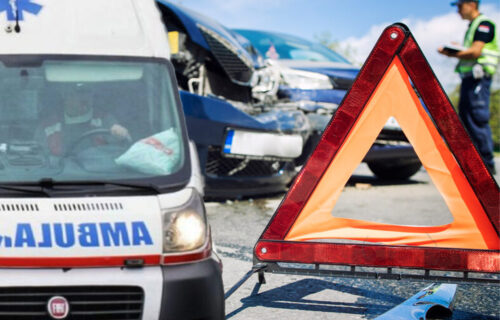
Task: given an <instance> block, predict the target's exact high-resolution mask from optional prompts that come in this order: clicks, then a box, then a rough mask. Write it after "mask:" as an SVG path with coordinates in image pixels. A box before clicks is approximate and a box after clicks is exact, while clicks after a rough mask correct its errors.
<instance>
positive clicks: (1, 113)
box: [0, 0, 224, 320]
mask: <svg viewBox="0 0 500 320" xmlns="http://www.w3.org/2000/svg"><path fill="white" fill-rule="evenodd" d="M196 159H197V157H196V154H195V151H194V150H193V148H192V147H191V146H190V144H189V142H188V137H187V134H186V126H185V121H184V116H183V113H182V108H181V104H180V101H179V95H178V91H177V87H176V80H175V76H174V71H173V67H172V64H171V62H170V60H169V48H168V41H167V33H166V30H165V29H164V26H163V24H162V21H161V18H160V14H159V13H158V10H157V8H156V6H155V3H154V0H59V1H56V0H0V320H15V319H44V320H46V319H73V320H75V319H92V320H99V319H109V320H111V319H145V320H153V319H162V320H163V319H176V320H178V319H223V318H224V298H223V287H222V278H221V265H220V261H218V259H217V258H216V257H215V254H214V253H213V249H212V243H211V238H210V230H209V227H208V226H207V220H206V216H205V209H204V204H203V200H202V195H201V190H202V189H201V187H202V180H201V175H200V173H199V165H198V163H197V162H196V161H197V160H196Z"/></svg>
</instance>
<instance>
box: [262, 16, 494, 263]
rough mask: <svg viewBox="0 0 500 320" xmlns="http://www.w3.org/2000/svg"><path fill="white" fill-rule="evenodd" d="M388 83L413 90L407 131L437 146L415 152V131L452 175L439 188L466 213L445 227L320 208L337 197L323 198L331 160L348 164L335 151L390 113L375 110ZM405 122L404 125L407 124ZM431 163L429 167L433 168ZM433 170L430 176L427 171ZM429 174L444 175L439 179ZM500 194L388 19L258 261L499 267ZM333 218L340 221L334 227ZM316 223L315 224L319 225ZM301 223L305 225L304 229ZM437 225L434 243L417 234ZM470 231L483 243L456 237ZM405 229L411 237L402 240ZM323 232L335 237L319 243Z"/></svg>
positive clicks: (403, 33) (423, 66)
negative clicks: (392, 222)
mask: <svg viewBox="0 0 500 320" xmlns="http://www.w3.org/2000/svg"><path fill="white" fill-rule="evenodd" d="M408 78H409V79H408ZM409 80H411V82H412V83H413V85H414V87H415V89H416V90H417V92H418V93H419V94H420V98H421V99H422V101H423V102H424V104H425V107H426V109H424V108H423V107H422V106H421V103H420V102H419V99H418V98H417V96H416V94H415V92H414V91H413V89H412V88H411V84H410V81H409ZM388 83H390V84H391V85H392V84H394V86H391V87H390V88H394V87H398V88H404V90H405V91H408V94H406V95H404V94H403V95H402V96H404V99H406V100H405V101H406V102H409V104H412V105H413V108H414V109H418V110H416V111H415V110H412V111H411V112H410V113H411V114H412V116H416V117H417V118H419V119H418V120H419V125H420V126H415V127H412V123H411V121H406V129H408V127H411V130H413V131H416V133H415V132H413V133H412V134H413V136H414V137H415V136H417V137H419V136H420V134H422V136H426V137H428V138H427V139H428V140H427V141H430V142H432V145H433V146H434V145H435V147H436V151H435V153H436V154H437V156H435V157H434V156H430V157H429V156H427V155H425V156H422V155H421V154H422V153H423V152H422V150H420V153H419V152H418V151H419V150H418V148H416V147H417V146H416V145H415V144H418V143H417V141H415V140H418V139H415V138H414V139H413V140H412V139H411V138H410V137H409V140H410V142H412V144H413V145H414V147H415V148H416V151H417V154H418V155H419V157H420V159H421V160H422V162H423V163H424V159H423V158H425V160H426V161H427V162H429V161H431V162H432V161H434V160H432V159H437V160H436V161H435V163H434V162H432V164H433V165H434V164H436V165H437V166H442V168H444V170H445V171H446V173H447V175H446V178H444V179H443V180H442V181H444V182H443V183H442V185H441V186H438V189H439V188H441V189H443V190H445V189H446V188H448V189H450V190H451V191H450V192H451V193H453V194H459V195H460V196H459V198H460V199H459V200H460V201H458V203H459V205H456V204H455V202H457V201H449V202H450V203H447V204H448V206H449V207H450V210H451V209H453V210H455V211H460V212H458V213H457V214H453V212H452V214H453V215H454V217H455V218H457V217H465V218H467V219H469V220H466V219H465V218H464V220H462V221H455V222H456V223H451V224H450V225H447V226H440V227H423V228H418V227H403V226H388V225H383V224H371V229H370V224H368V225H369V226H368V227H367V224H366V223H364V221H356V220H349V219H336V218H333V217H331V218H330V217H328V216H327V215H324V214H323V215H322V213H321V212H320V211H321V210H322V207H327V208H329V207H328V206H329V205H330V206H331V205H332V203H333V206H334V203H335V201H336V200H335V199H334V200H335V201H330V200H331V199H330V200H328V201H330V202H331V203H323V202H321V201H323V200H322V199H324V198H325V197H324V196H322V195H321V193H322V191H321V189H322V188H323V189H324V188H325V185H326V186H328V183H330V181H333V179H332V180H329V179H330V177H333V176H334V175H332V172H334V170H335V165H336V164H339V163H342V162H341V161H340V160H339V159H341V158H342V155H344V154H348V153H346V151H345V150H346V149H348V148H351V149H352V147H350V143H351V141H353V140H354V139H355V134H356V133H358V132H360V130H361V129H360V128H363V125H364V123H371V126H376V125H377V124H379V123H380V121H379V120H380V119H383V116H385V115H386V114H385V113H384V112H385V111H383V112H382V111H380V110H377V108H379V107H377V102H376V101H375V100H377V99H378V98H379V97H380V96H381V92H382V93H383V92H384V90H385V91H387V90H388V89H387V88H388V87H387V84H388ZM384 84H385V86H384ZM391 90H392V89H391ZM382 96H383V94H382ZM374 101H375V102H374ZM379 109H380V108H379ZM377 112H379V113H380V114H381V116H379V118H380V119H376V116H375V120H374V121H372V122H367V121H365V120H366V119H372V120H373V118H374V117H371V118H370V113H371V114H377ZM394 112H396V113H397V112H399V111H398V110H396V111H394ZM367 114H368V115H367ZM410 120H411V119H410ZM377 121H378V122H377ZM401 127H402V128H403V130H404V129H405V127H403V125H402V124H401ZM380 129H381V127H380V128H378V129H376V128H375V129H373V130H372V131H374V130H378V131H376V132H375V131H374V135H373V134H372V133H370V132H368V131H367V130H365V132H368V133H370V134H368V135H367V136H370V137H372V138H373V139H375V138H374V137H376V135H377V134H378V132H379V131H380ZM405 133H407V132H405ZM407 136H408V133H407ZM410 136H411V135H410ZM351 144H352V143H351ZM419 148H420V149H422V147H419ZM427 151H428V150H427ZM431 151H432V152H434V150H431ZM432 152H431V153H432ZM358 153H359V152H358ZM426 153H429V152H426ZM352 159H355V160H356V161H358V162H357V163H355V164H356V165H357V164H358V163H359V162H360V161H361V159H362V155H360V154H357V153H356V152H354V153H352ZM352 159H350V160H352ZM428 159H431V160H428ZM351 162H354V160H352V161H351ZM344 163H347V162H345V161H344ZM425 164H426V163H424V166H425ZM426 168H427V169H428V171H429V169H430V168H428V167H426ZM348 169H349V168H348ZM349 170H350V169H349ZM351 172H352V171H351ZM351 172H348V174H349V175H350V173H351ZM429 174H430V175H431V172H429ZM432 174H433V175H434V176H432V175H431V178H432V177H436V175H439V173H432ZM433 181H435V182H436V181H438V182H439V178H436V179H435V180H434V179H433ZM332 183H333V182H332ZM335 183H336V184H337V186H336V187H339V186H338V184H339V183H342V181H340V182H339V181H335ZM343 186H344V185H341V186H340V188H342V187H343ZM441 189H440V191H441V193H443V191H442V190H441ZM323 194H325V192H323ZM331 198H334V196H332V197H331ZM499 201H500V192H499V188H498V185H497V183H496V182H495V180H494V179H493V177H492V176H491V174H490V173H489V171H488V169H487V168H486V166H485V165H484V163H483V161H482V159H481V157H480V155H479V153H478V152H477V150H476V148H475V147H474V145H473V143H472V141H471V140H470V138H469V136H468V134H467V133H466V131H465V129H464V128H463V126H462V125H461V122H460V120H459V119H458V116H457V114H456V112H455V110H454V109H453V107H452V105H451V103H450V101H449V100H448V97H447V96H446V94H445V92H444V91H443V89H442V87H441V85H440V84H439V82H438V80H437V78H436V77H435V75H434V73H433V72H432V70H431V68H430V66H429V64H428V62H427V60H426V59H425V57H424V55H423V53H422V51H421V50H420V48H419V47H418V45H417V43H416V41H415V39H414V38H413V36H412V34H411V33H410V31H409V30H408V28H407V27H406V26H404V25H402V24H395V25H392V26H390V27H388V28H387V29H386V30H385V31H384V32H383V34H382V36H381V37H380V39H379V40H378V42H377V44H376V46H375V48H374V49H373V51H372V52H371V54H370V56H369V57H368V59H367V61H366V62H365V65H364V66H363V68H362V69H361V71H360V73H359V75H358V77H357V79H356V81H355V82H354V84H353V86H352V88H351V90H350V91H349V92H348V94H347V95H346V97H345V98H344V100H343V101H342V104H341V105H340V106H339V108H338V110H337V112H336V114H335V116H334V117H333V119H332V120H331V121H330V123H329V125H328V127H327V128H326V130H325V132H324V134H323V137H322V138H321V140H320V143H319V144H318V146H317V148H316V149H315V151H314V153H313V154H312V155H311V157H310V159H309V160H308V162H307V163H306V165H305V166H304V168H303V169H302V171H301V172H300V174H299V175H298V176H297V178H296V179H295V181H294V183H293V185H292V187H291V188H290V190H289V192H288V193H287V195H286V197H285V198H284V200H283V202H282V203H281V205H280V207H279V208H278V209H277V211H276V213H275V214H274V216H273V217H272V219H271V221H270V222H269V224H268V225H267V227H266V229H265V230H264V232H263V234H262V235H261V237H260V239H259V240H258V242H257V244H256V246H255V249H254V255H255V257H256V259H257V260H259V261H263V262H266V261H268V262H296V263H318V264H343V265H358V266H375V267H408V268H423V269H436V270H457V271H478V272H500V251H499V243H500V240H499V238H498V235H499V214H500V209H499ZM452 202H453V203H452ZM330 209H331V208H330ZM453 210H451V211H453ZM462 211H465V213H464V212H462ZM311 216H315V217H316V221H314V222H311V223H309V225H308V218H310V217H311ZM318 217H319V218H318ZM326 219H329V220H328V221H326ZM311 220H312V219H311ZM468 223H470V224H473V225H474V227H473V228H470V230H469V229H468V228H467V226H466V225H465V224H468ZM464 225H465V226H464ZM330 226H333V228H332V229H335V230H333V231H332V230H330V229H328V228H329V227H330ZM316 227H317V228H318V230H315V229H314V228H316ZM311 229H312V231H311ZM297 230H300V231H297ZM303 230H307V232H302V231H303ZM469 231H471V232H469ZM360 232H361V235H363V237H356V233H360ZM362 232H366V233H370V234H372V235H373V237H372V240H373V241H370V242H373V243H374V244H346V243H345V242H344V243H335V242H334V241H333V242H332V240H335V239H347V238H349V237H347V238H343V237H345V234H346V233H347V234H349V235H350V236H351V238H349V239H351V240H358V239H365V238H369V237H365V235H364V234H362ZM405 232H408V234H407V236H404V235H405V234H404V233H405ZM433 232H434V233H435V235H436V236H435V239H433V241H432V243H431V242H430V241H427V242H426V241H421V239H420V238H419V234H420V233H422V234H424V233H433ZM444 232H449V234H451V235H452V236H451V238H453V237H455V239H451V240H450V239H446V237H443V236H442V235H443V233H444ZM342 234H344V236H342ZM325 235H327V236H325ZM402 235H403V236H402ZM469 236H470V237H471V239H473V240H471V241H470V242H471V243H474V244H475V242H476V239H479V240H480V241H477V242H478V244H477V245H472V246H469V244H468V243H467V241H463V243H464V244H463V245H462V242H461V241H460V240H457V239H460V238H461V237H462V238H463V237H465V238H467V237H469ZM440 237H441V238H440ZM474 237H476V238H474ZM402 238H404V239H405V240H404V241H402V240H400V239H402ZM319 239H329V240H330V241H329V242H328V243H325V242H319V241H318V240H319ZM377 240H380V241H377ZM431 245H432V247H431ZM461 245H462V246H461Z"/></svg>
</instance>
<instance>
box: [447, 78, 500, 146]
mask: <svg viewBox="0 0 500 320" xmlns="http://www.w3.org/2000/svg"><path fill="white" fill-rule="evenodd" d="M495 87H497V86H493V88H495ZM493 88H492V91H491V96H490V111H491V118H490V126H491V131H492V133H493V144H494V149H495V151H500V88H496V89H493ZM448 97H449V98H450V101H451V103H452V104H453V106H454V108H455V110H458V101H459V98H460V86H457V87H456V88H455V89H454V90H453V91H452V92H451V93H450V94H448Z"/></svg>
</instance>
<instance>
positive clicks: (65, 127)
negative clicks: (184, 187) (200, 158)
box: [0, 56, 189, 183]
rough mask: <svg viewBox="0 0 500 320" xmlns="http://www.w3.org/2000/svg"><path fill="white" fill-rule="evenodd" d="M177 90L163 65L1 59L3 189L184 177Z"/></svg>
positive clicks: (43, 58) (126, 60)
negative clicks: (8, 186) (45, 183)
mask: <svg viewBox="0 0 500 320" xmlns="http://www.w3.org/2000/svg"><path fill="white" fill-rule="evenodd" d="M174 85H175V79H174V78H173V72H172V68H171V66H170V65H169V62H168V61H166V60H162V59H146V58H137V59H135V58H112V57H102V58H99V57H83V58H82V57H78V58H76V57H74V56H63V57H61V56H15V57H14V56H0V114H1V117H0V183H10V182H18V183H20V182H36V181H40V180H41V179H51V180H54V181H109V180H134V179H138V180H139V181H140V180H144V179H148V181H150V179H151V178H155V179H163V180H164V181H167V182H168V179H172V178H173V177H176V176H179V172H181V171H183V170H185V169H183V168H184V167H185V165H186V162H189V161H187V160H186V157H187V151H186V145H185V144H186V135H185V130H184V129H183V127H182V126H181V124H182V123H183V122H182V121H181V120H180V117H179V113H180V105H179V103H178V101H177V100H178V99H177V98H176V95H177V94H176V93H175V88H174V87H173V86H174Z"/></svg>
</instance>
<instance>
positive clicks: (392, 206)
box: [207, 158, 500, 320]
mask: <svg viewBox="0 0 500 320" xmlns="http://www.w3.org/2000/svg"><path fill="white" fill-rule="evenodd" d="M496 161H497V168H500V158H497V159H496ZM499 171H500V170H499ZM495 178H496V180H497V181H500V175H499V174H497V175H496V177H495ZM282 197H283V195H275V196H270V197H268V198H259V199H248V200H241V201H227V202H225V203H219V202H208V203H207V212H208V219H209V221H210V224H211V226H212V232H213V236H214V240H215V243H216V246H217V249H218V252H219V255H220V257H221V258H222V261H223V264H224V272H223V279H224V286H225V290H226V291H227V290H228V289H229V288H230V287H231V286H233V285H234V284H235V283H236V282H237V281H238V280H240V279H241V277H242V276H243V275H244V274H245V273H246V272H247V271H249V270H250V269H251V267H252V249H253V246H254V244H255V242H256V241H257V239H258V237H259V236H260V234H261V233H262V231H263V230H264V228H265V226H266V225H267V223H268V222H269V219H270V218H271V216H272V215H273V213H274V211H275V209H276V207H277V206H278V205H279V203H280V201H281V199H282ZM334 210H335V212H336V213H337V214H338V215H340V216H342V215H345V216H351V217H353V216H354V217H356V218H363V217H366V216H368V215H370V216H373V214H374V213H375V214H377V213H384V212H387V211H388V210H389V211H390V212H391V214H390V215H389V216H390V217H389V218H388V219H389V220H388V221H387V222H389V221H393V220H392V219H394V221H398V222H400V223H412V224H438V223H446V221H449V220H450V219H451V214H450V213H449V210H448V208H447V207H446V205H445V203H444V201H443V199H442V197H441V196H440V194H439V192H438V191H437V189H436V188H435V187H434V185H433V183H432V182H431V181H430V179H429V176H428V175H427V173H426V172H425V170H423V169H422V170H421V171H420V172H418V173H417V174H416V175H415V176H413V177H412V179H411V180H409V181H407V182H405V183H394V182H392V183H391V182H381V181H379V180H377V179H376V178H375V177H373V176H372V174H371V173H370V171H369V170H368V168H367V167H366V166H365V165H364V164H362V165H360V166H359V168H358V169H357V170H356V171H355V173H354V175H353V177H352V178H351V179H350V180H349V182H348V184H347V186H346V188H345V189H344V191H343V193H342V195H341V197H340V199H339V202H338V204H337V206H336V208H335V209H334ZM266 281H267V283H266V284H263V285H259V284H258V282H257V277H256V276H253V277H252V278H250V279H249V280H248V281H247V282H246V283H245V284H244V285H243V286H242V287H241V288H240V289H239V290H238V291H236V292H235V293H234V294H233V295H232V296H231V297H230V298H229V299H228V300H227V301H226V314H227V319H233V320H239V319H245V320H252V319H256V320H257V319H258V320H265V319H304V320H306V319H373V318H375V317H376V316H378V315H380V314H382V313H384V312H386V311H388V310H389V309H391V308H393V307H394V306H396V305H398V304H400V303H402V302H403V301H404V300H406V299H408V298H410V297H411V296H413V295H414V294H416V293H417V292H418V291H419V290H421V289H423V288H424V287H426V286H427V285H429V284H430V283H426V282H412V281H392V280H364V279H350V278H326V277H305V276H295V275H277V274H266ZM499 318H500V287H494V286H487V285H459V286H458V290H457V294H456V300H455V308H454V312H453V314H452V316H451V318H450V317H449V318H447V319H495V320H496V319H499Z"/></svg>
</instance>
